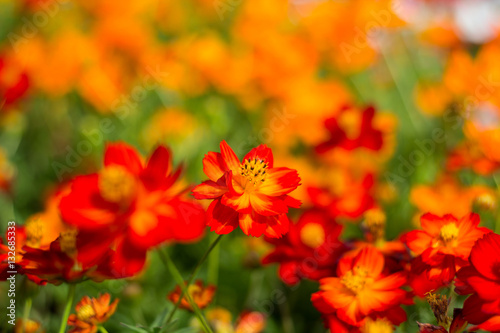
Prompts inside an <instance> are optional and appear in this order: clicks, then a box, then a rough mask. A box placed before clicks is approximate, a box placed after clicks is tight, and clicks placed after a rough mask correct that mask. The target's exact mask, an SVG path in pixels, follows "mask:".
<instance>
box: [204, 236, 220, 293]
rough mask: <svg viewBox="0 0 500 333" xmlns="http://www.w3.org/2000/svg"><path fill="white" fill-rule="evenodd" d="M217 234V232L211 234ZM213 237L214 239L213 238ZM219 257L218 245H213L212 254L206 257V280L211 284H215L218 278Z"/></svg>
mask: <svg viewBox="0 0 500 333" xmlns="http://www.w3.org/2000/svg"><path fill="white" fill-rule="evenodd" d="M213 236H217V237H218V235H217V234H213ZM217 237H214V240H215V238H217ZM219 257H220V247H214V249H213V251H212V255H211V256H210V257H209V258H208V274H207V281H208V282H209V283H211V284H213V285H217V280H218V279H219Z"/></svg>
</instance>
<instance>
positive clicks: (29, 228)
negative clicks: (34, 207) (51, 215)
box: [24, 214, 44, 247]
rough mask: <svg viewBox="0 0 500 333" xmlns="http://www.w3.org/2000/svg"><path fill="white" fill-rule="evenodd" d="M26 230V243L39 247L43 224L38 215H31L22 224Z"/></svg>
mask: <svg viewBox="0 0 500 333" xmlns="http://www.w3.org/2000/svg"><path fill="white" fill-rule="evenodd" d="M24 230H25V232H26V245H28V246H30V247H39V246H40V243H41V242H42V238H43V233H44V226H43V222H42V219H41V218H40V215H38V214H36V215H33V216H31V217H30V218H29V219H28V220H27V221H26V223H25V225H24Z"/></svg>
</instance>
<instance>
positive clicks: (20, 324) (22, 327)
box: [14, 318, 45, 333]
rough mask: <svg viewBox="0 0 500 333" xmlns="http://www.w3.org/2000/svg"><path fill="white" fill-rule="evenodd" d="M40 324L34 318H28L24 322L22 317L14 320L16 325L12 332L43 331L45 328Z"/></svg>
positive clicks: (43, 332)
mask: <svg viewBox="0 0 500 333" xmlns="http://www.w3.org/2000/svg"><path fill="white" fill-rule="evenodd" d="M41 328H42V325H41V324H40V323H39V322H37V321H34V320H31V319H28V320H26V323H25V322H24V320H23V319H21V318H20V319H18V320H16V327H15V329H14V333H45V330H43V329H41Z"/></svg>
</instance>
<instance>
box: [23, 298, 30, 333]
mask: <svg viewBox="0 0 500 333" xmlns="http://www.w3.org/2000/svg"><path fill="white" fill-rule="evenodd" d="M32 303H33V299H32V298H31V297H29V296H28V297H27V298H26V302H25V303H24V313H23V327H22V330H21V332H23V333H24V332H25V331H26V330H25V328H26V325H27V322H28V318H29V317H30V311H31V304H32Z"/></svg>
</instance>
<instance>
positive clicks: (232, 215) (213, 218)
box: [207, 199, 238, 235]
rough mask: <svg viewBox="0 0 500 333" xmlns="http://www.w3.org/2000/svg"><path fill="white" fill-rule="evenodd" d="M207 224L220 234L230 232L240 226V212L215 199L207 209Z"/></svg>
mask: <svg viewBox="0 0 500 333" xmlns="http://www.w3.org/2000/svg"><path fill="white" fill-rule="evenodd" d="M207 225H208V226H209V227H210V231H215V233H217V234H219V235H221V234H228V233H230V232H231V231H233V230H234V229H236V228H237V227H238V212H237V211H235V210H234V209H232V208H230V207H227V206H224V205H223V204H221V202H220V199H217V200H214V201H213V202H212V203H211V204H210V206H209V207H208V210H207Z"/></svg>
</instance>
